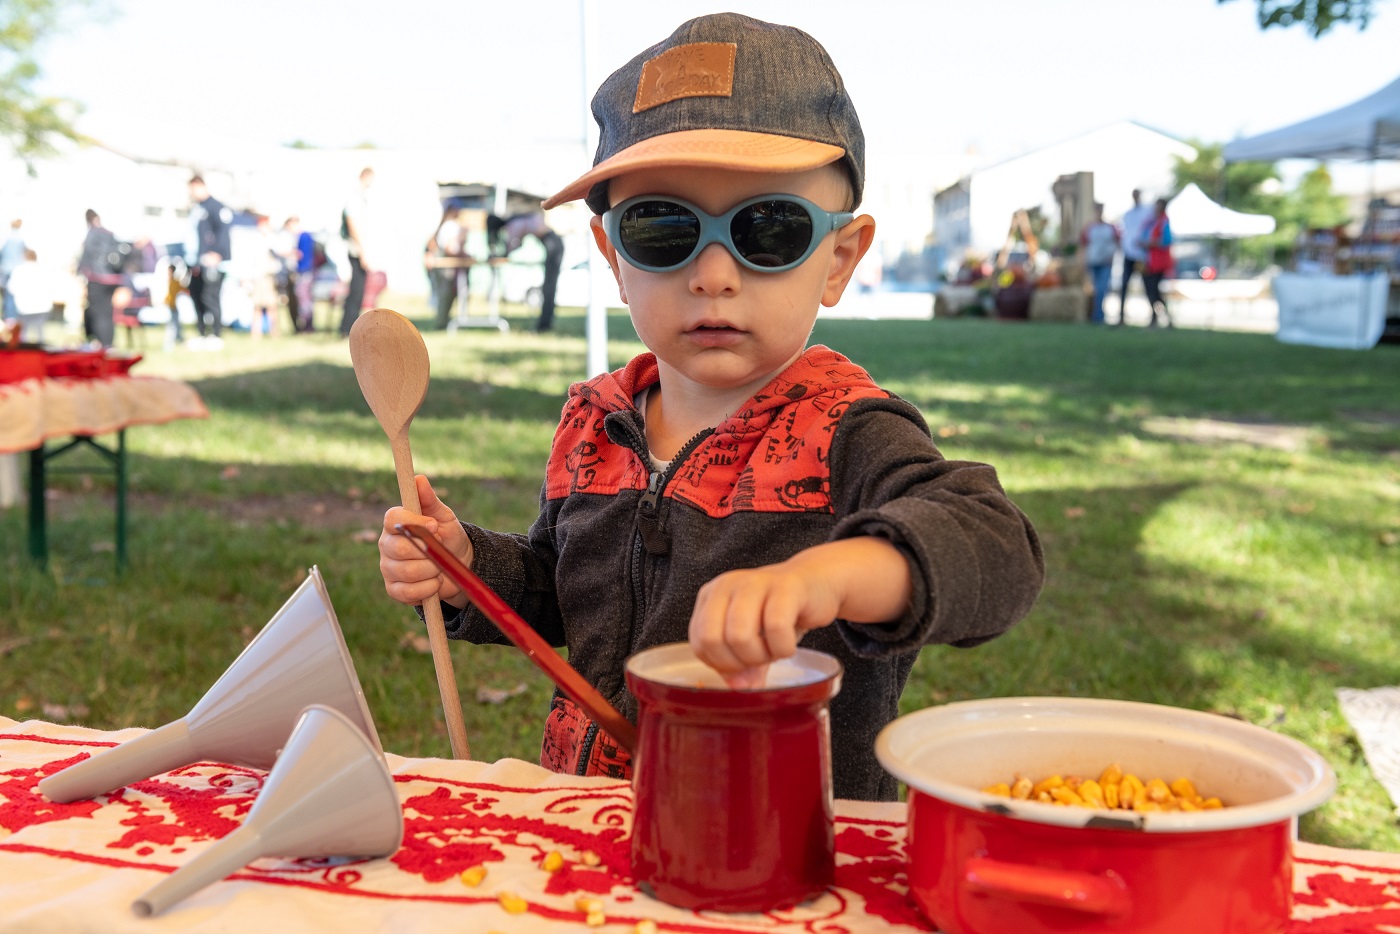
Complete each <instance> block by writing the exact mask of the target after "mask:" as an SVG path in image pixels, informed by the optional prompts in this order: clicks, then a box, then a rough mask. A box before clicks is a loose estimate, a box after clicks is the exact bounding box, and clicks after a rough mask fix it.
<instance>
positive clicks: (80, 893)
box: [0, 717, 1400, 934]
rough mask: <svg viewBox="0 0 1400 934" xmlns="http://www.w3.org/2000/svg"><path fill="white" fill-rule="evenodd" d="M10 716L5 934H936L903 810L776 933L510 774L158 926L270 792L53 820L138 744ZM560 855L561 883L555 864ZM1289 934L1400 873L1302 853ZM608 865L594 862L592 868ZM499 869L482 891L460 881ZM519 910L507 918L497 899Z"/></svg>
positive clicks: (554, 780) (475, 766)
mask: <svg viewBox="0 0 1400 934" xmlns="http://www.w3.org/2000/svg"><path fill="white" fill-rule="evenodd" d="M140 732H141V731H139V730H124V731H120V732H117V733H103V732H99V731H96V730H85V729H81V728H78V727H65V726H56V725H54V724H49V723H41V722H27V723H15V722H14V721H12V720H8V719H6V718H4V717H0V931H4V932H10V931H14V932H20V931H24V932H31V931H42V932H45V934H64V932H77V931H94V932H96V931H100V932H103V934H109V932H115V934H123V932H132V934H150V932H153V931H163V930H191V929H197V930H210V931H213V930H220V931H243V930H247V931H260V930H261V931H292V930H295V931H331V932H336V934H345V932H351V931H354V932H360V931H394V932H418V931H422V932H433V934H441V932H442V931H489V930H501V931H513V932H514V931H525V932H532V931H559V932H563V931H578V930H583V929H584V928H583V926H582V924H583V921H584V913H583V912H582V911H580V910H579V908H578V900H579V899H580V898H581V897H589V898H596V899H598V900H600V902H601V903H602V905H603V912H604V914H605V916H606V919H607V922H608V924H609V927H607V928H604V930H631V929H632V927H633V926H634V925H635V924H636V923H637V922H638V921H641V920H645V919H650V920H652V921H654V922H656V924H657V927H658V929H659V930H661V931H664V932H682V934H720V932H735V934H738V932H760V931H762V932H776V934H856V932H865V931H872V932H875V931H879V932H894V934H898V932H909V931H928V930H930V926H929V925H928V923H927V922H925V921H924V920H923V919H922V918H921V917H920V916H919V914H918V913H917V911H916V909H915V908H914V907H913V903H912V902H911V901H910V900H909V898H908V894H907V889H906V879H905V871H904V859H905V852H904V839H905V827H904V820H905V815H904V807H903V806H902V805H898V804H880V803H870V802H852V801H837V802H836V849H837V857H836V858H837V867H836V884H835V885H834V886H832V887H831V888H830V889H828V890H827V892H826V893H824V894H823V895H821V896H819V897H818V898H815V899H813V900H811V901H809V902H806V903H803V904H801V905H794V906H790V907H786V908H783V909H781V910H777V911H772V912H768V913H765V914H750V915H717V914H706V913H701V914H697V913H695V912H690V911H685V910H682V909H678V908H672V907H670V906H668V905H665V904H662V903H661V902H658V901H655V900H654V899H651V898H648V897H647V896H645V895H643V894H642V893H641V892H640V891H639V890H638V889H637V887H636V886H635V885H634V884H633V880H632V878H631V876H630V870H629V855H628V854H629V850H628V833H629V829H630V823H631V813H632V811H631V809H632V795H631V789H630V787H629V786H628V785H627V783H625V782H620V781H616V780H612V779H605V778H571V777H568V776H563V775H556V774H553V773H550V772H546V771H545V770H543V769H541V768H539V767H537V766H534V765H530V764H528V763H524V762H520V761H518V760H512V759H506V760H501V761H500V762H496V763H489V764H488V763H482V762H463V761H455V760H439V759H404V758H401V757H399V756H393V755H390V756H388V757H387V758H388V762H389V766H390V770H391V771H392V772H393V774H394V780H395V782H396V784H397V786H398V789H399V797H400V800H401V802H402V805H403V815H404V825H405V831H406V833H405V836H404V842H403V846H402V847H401V848H400V849H399V851H398V852H397V853H395V854H394V855H393V856H391V857H389V858H387V859H375V860H356V861H347V860H337V859H324V860H289V859H278V858H264V859H259V860H257V861H255V862H254V863H252V864H250V865H248V866H246V867H244V868H243V869H241V870H239V871H237V872H235V873H233V874H232V875H231V876H230V877H229V878H228V879H225V880H223V881H221V882H216V883H213V884H212V885H209V886H207V887H205V888H204V889H201V890H200V891H198V892H196V893H194V894H193V895H190V896H189V897H188V898H186V899H185V900H184V901H182V902H179V903H178V904H176V905H175V906H173V907H172V908H171V909H170V910H169V911H168V912H166V913H165V914H163V915H161V916H159V917H157V918H155V919H143V918H138V917H136V916H135V915H134V914H132V912H131V910H130V904H131V902H132V901H134V900H135V899H136V898H137V897H139V896H140V895H141V894H142V893H144V892H145V891H147V890H148V889H149V888H150V887H151V886H153V885H155V884H156V883H157V882H159V881H160V880H161V879H163V878H165V876H166V875H167V874H169V873H171V872H173V871H174V870H175V869H177V868H178V867H179V866H180V865H182V864H183V863H185V862H186V861H188V860H189V859H191V858H192V857H193V856H194V855H195V854H196V853H198V852H200V851H202V850H203V849H205V848H207V847H209V846H212V845H215V844H216V843H217V841H218V840H219V839H220V838H221V837H223V836H224V835H226V834H227V833H228V832H229V831H231V830H232V829H233V828H234V827H236V826H237V825H238V824H239V823H240V822H241V820H242V818H243V817H244V816H245V815H246V814H247V812H248V810H249V809H250V808H251V806H252V803H253V801H254V799H255V796H256V795H257V793H258V791H259V790H260V789H261V787H262V783H263V781H264V779H265V778H266V773H263V772H260V771H258V770H256V769H243V768H234V767H231V766H227V765H220V764H218V763H209V762H202V763H197V764H195V765H191V766H189V767H186V768H182V769H178V770H176V771H173V772H169V773H166V774H164V775H158V776H153V777H152V778H149V779H146V780H144V781H139V782H135V783H133V784H132V785H130V786H128V787H126V788H123V789H120V790H118V791H117V792H114V793H112V794H110V795H103V796H101V797H99V798H97V799H95V800H92V801H78V802H73V803H71V804H64V805H58V804H53V803H51V802H49V801H47V800H46V799H45V798H44V797H43V796H42V795H40V794H39V793H38V791H37V790H36V788H35V786H36V784H37V783H38V781H39V779H41V778H42V777H44V776H45V775H49V774H52V773H54V772H56V771H58V770H59V769H61V768H63V767H64V766H65V765H67V764H69V763H71V762H74V761H77V760H78V759H80V758H82V757H84V756H88V755H94V754H97V753H100V752H101V751H102V750H104V749H108V748H110V747H112V746H114V745H116V744H117V743H119V742H122V741H125V740H128V739H131V738H133V737H134V736H136V735H138V734H139V733H140ZM550 852H558V853H559V854H560V855H561V856H562V858H563V867H562V868H561V869H559V870H558V871H557V872H552V873H551V872H547V871H545V870H544V869H543V868H542V866H541V862H542V860H543V858H544V856H545V855H546V854H548V853H550ZM1296 856H1297V858H1296V867H1297V868H1296V876H1295V878H1296V882H1295V900H1296V901H1295V910H1294V917H1293V921H1292V922H1291V924H1290V925H1289V927H1288V934H1341V932H1348V934H1394V932H1395V931H1397V930H1400V854H1389V853H1369V852H1362V851H1353V850H1336V849H1331V848H1328V847H1319V846H1313V845H1310V844H1305V843H1300V844H1298V845H1297V854H1296ZM595 857H596V858H595ZM473 866H485V867H486V869H487V876H486V878H485V880H484V881H482V883H481V884H480V885H479V886H476V887H470V886H467V885H464V884H463V883H462V882H461V881H460V879H459V875H460V873H461V872H462V870H464V869H467V868H470V867H473ZM507 893H509V894H514V895H517V896H519V897H520V898H521V899H523V900H524V905H525V909H524V911H523V912H522V913H520V914H509V913H507V912H506V911H505V909H504V908H503V906H502V903H501V901H500V896H501V895H502V894H507Z"/></svg>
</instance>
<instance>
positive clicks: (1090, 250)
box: [1079, 201, 1122, 324]
mask: <svg viewBox="0 0 1400 934" xmlns="http://www.w3.org/2000/svg"><path fill="white" fill-rule="evenodd" d="M1121 239H1122V238H1121V237H1119V235H1118V228H1117V227H1114V226H1113V225H1112V224H1110V223H1109V222H1108V221H1106V220H1104V219H1103V203H1102V202H1099V201H1096V202H1094V219H1093V220H1092V221H1090V222H1089V223H1088V224H1087V225H1086V226H1085V227H1084V230H1083V232H1082V233H1080V235H1079V245H1080V248H1081V249H1083V251H1084V254H1083V255H1084V268H1085V269H1086V270H1088V272H1089V281H1090V282H1091V283H1093V286H1094V304H1093V308H1092V310H1091V311H1090V312H1089V321H1090V322H1091V323H1093V324H1103V299H1104V296H1105V295H1107V294H1108V284H1109V279H1110V278H1111V277H1112V275H1113V258H1114V257H1115V256H1117V255H1118V243H1119V241H1120V240H1121Z"/></svg>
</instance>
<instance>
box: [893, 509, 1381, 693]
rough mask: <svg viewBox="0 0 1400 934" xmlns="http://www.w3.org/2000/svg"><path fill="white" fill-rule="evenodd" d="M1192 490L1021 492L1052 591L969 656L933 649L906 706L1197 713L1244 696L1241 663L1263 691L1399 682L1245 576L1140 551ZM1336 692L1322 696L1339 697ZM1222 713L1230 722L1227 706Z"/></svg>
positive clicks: (911, 686) (917, 670) (927, 650)
mask: <svg viewBox="0 0 1400 934" xmlns="http://www.w3.org/2000/svg"><path fill="white" fill-rule="evenodd" d="M1190 489H1192V487H1191V486H1190V485H1184V484H1171V485H1160V486H1150V485H1149V486H1137V487H1108V488H1100V489H1095V490H1068V491H1064V490H1058V491H1043V490H1042V491H1035V492H1030V493H1023V494H1020V495H1018V496H1017V497H1016V501H1017V503H1018V505H1020V506H1021V508H1022V509H1023V510H1024V511H1025V512H1026V514H1027V515H1028V516H1030V517H1031V520H1032V522H1033V523H1034V524H1035V526H1036V528H1037V531H1038V532H1039V533H1040V536H1041V541H1042V544H1043V546H1044V549H1045V554H1046V562H1047V583H1046V587H1045V590H1044V592H1043V593H1042V594H1041V597H1040V600H1039V601H1038V602H1037V604H1036V606H1035V608H1034V609H1033V610H1032V612H1031V614H1030V615H1029V616H1028V617H1027V618H1026V619H1025V620H1023V621H1022V622H1021V623H1020V624H1019V625H1018V626H1016V627H1015V628H1014V629H1012V630H1011V631H1010V632H1009V633H1007V634H1005V635H1003V636H1002V637H1000V638H998V639H995V640H993V641H991V642H989V643H986V644H985V645H982V646H978V647H976V648H974V649H971V650H963V649H953V648H949V647H945V646H933V647H928V648H925V649H924V650H923V652H922V654H921V656H920V659H919V661H918V663H917V665H916V666H915V669H914V674H913V676H912V677H911V679H910V683H909V687H908V688H907V689H906V691H905V694H904V698H903V704H902V706H903V709H905V710H914V709H919V708H922V707H927V706H931V705H934V704H940V703H947V702H950V701H955V700H965V699H972V698H980V697H999V696H1016V695H1040V694H1046V695H1069V696H1087V697H1113V698H1122V699H1127V700H1139V701H1145V702H1150V703H1160V704H1170V705H1174V706H1180V707H1190V708H1195V709H1202V710H1212V709H1219V708H1220V698H1221V697H1222V696H1223V695H1228V694H1230V693H1231V691H1232V690H1233V689H1234V688H1235V687H1236V686H1235V685H1234V684H1233V683H1230V680H1227V679H1231V680H1232V679H1233V677H1234V675H1236V674H1238V672H1232V671H1231V666H1232V665H1235V664H1237V663H1238V664H1246V663H1247V664H1248V665H1249V666H1250V669H1251V670H1252V671H1257V672H1259V673H1260V676H1261V677H1262V678H1264V679H1265V680H1268V679H1278V681H1279V683H1269V684H1261V685H1260V687H1259V691H1260V692H1261V693H1263V694H1271V693H1274V692H1275V691H1281V692H1282V693H1284V694H1288V693H1293V694H1294V696H1295V698H1297V699H1299V700H1300V701H1301V700H1302V699H1304V698H1307V697H1310V696H1313V695H1314V692H1313V686H1312V685H1310V684H1305V683H1300V682H1298V680H1297V675H1296V673H1297V672H1298V671H1314V672H1321V673H1324V674H1325V675H1333V676H1340V677H1341V678H1342V679H1343V680H1344V681H1345V683H1347V684H1349V685H1353V686H1380V685H1386V684H1393V683H1396V679H1397V677H1398V676H1400V672H1397V671H1396V669H1395V666H1394V665H1393V664H1386V663H1384V662H1382V661H1378V660H1376V659H1374V658H1372V657H1369V656H1368V655H1367V654H1365V653H1364V652H1362V651H1360V650H1359V649H1358V650H1350V649H1347V648H1346V647H1345V646H1344V644H1342V643H1341V642H1339V641H1337V640H1335V639H1332V638H1330V637H1329V630H1328V629H1327V627H1325V626H1319V627H1318V628H1316V629H1312V630H1307V631H1301V632H1300V631H1296V630H1289V629H1285V628H1281V627H1278V626H1275V625H1274V624H1273V622H1272V620H1271V616H1272V611H1273V610H1275V609H1276V606H1277V604H1276V600H1277V597H1276V596H1275V595H1274V594H1271V593H1269V592H1268V591H1267V590H1265V589H1264V587H1263V586H1262V585H1261V584H1260V583H1258V582H1256V581H1254V580H1250V579H1249V578H1248V577H1246V576H1245V575H1243V574H1242V575H1239V576H1230V575H1228V574H1224V573H1218V574H1210V573H1206V572H1203V571H1202V569H1201V568H1200V567H1199V566H1197V565H1180V564H1171V563H1164V562H1162V561H1160V560H1157V559H1152V558H1149V557H1147V556H1145V555H1144V554H1143V549H1142V543H1143V541H1144V537H1145V536H1144V529H1145V527H1146V525H1147V524H1148V523H1149V522H1151V521H1152V518H1153V516H1154V514H1155V513H1156V512H1157V511H1159V510H1161V509H1162V508H1163V507H1165V506H1166V505H1167V504H1168V503H1170V502H1171V501H1172V500H1173V499H1175V498H1176V497H1178V496H1181V495H1182V494H1184V493H1186V492H1187V491H1189V490H1190ZM1330 683H1332V682H1331V680H1330V679H1329V678H1328V677H1324V679H1323V681H1322V682H1321V684H1320V686H1321V687H1322V688H1323V691H1322V693H1323V694H1325V695H1326V700H1325V702H1326V703H1329V704H1330V703H1333V701H1332V700H1331V697H1330V688H1329V687H1328V685H1329V684H1330ZM1221 712H1234V711H1232V710H1222V711H1221Z"/></svg>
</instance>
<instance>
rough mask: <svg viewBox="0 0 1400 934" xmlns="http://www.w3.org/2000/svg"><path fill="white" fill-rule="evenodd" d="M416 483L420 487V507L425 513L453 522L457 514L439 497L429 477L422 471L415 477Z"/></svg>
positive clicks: (434, 517)
mask: <svg viewBox="0 0 1400 934" xmlns="http://www.w3.org/2000/svg"><path fill="white" fill-rule="evenodd" d="M413 482H414V484H415V485H416V486H417V487H418V508H419V509H420V510H422V513H423V515H425V516H428V517H429V518H432V519H436V520H438V521H439V522H451V521H452V520H454V519H456V518H457V517H456V515H455V514H454V513H453V512H452V510H451V509H449V508H448V507H447V504H446V503H444V502H443V501H442V500H440V499H438V496H437V493H436V492H434V490H433V485H432V484H431V483H429V482H428V478H427V477H425V476H423V475H422V474H421V473H420V474H417V475H416V476H414V478H413Z"/></svg>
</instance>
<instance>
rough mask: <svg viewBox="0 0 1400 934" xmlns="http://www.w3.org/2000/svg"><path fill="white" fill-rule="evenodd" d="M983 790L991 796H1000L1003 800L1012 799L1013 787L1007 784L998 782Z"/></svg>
mask: <svg viewBox="0 0 1400 934" xmlns="http://www.w3.org/2000/svg"><path fill="white" fill-rule="evenodd" d="M982 790H983V791H984V792H986V793H987V794H989V795H1000V796H1001V797H1003V798H1009V797H1011V786H1010V785H1008V784H1006V782H997V783H996V784H994V785H988V786H987V787H986V788H983V789H982Z"/></svg>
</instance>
